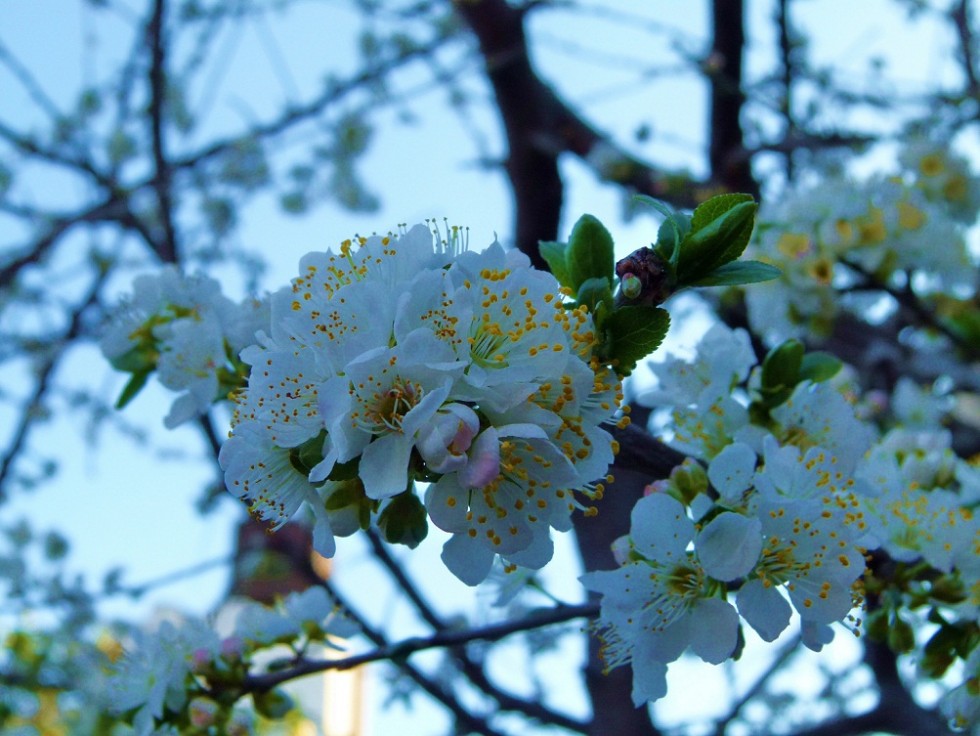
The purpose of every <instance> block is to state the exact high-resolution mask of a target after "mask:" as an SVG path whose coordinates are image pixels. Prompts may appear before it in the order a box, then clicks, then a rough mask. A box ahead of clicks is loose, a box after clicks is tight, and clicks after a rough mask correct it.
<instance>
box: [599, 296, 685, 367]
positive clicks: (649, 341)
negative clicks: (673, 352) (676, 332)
mask: <svg viewBox="0 0 980 736" xmlns="http://www.w3.org/2000/svg"><path fill="white" fill-rule="evenodd" d="M605 326H606V328H607V329H608V332H609V336H610V348H609V352H610V355H609V357H610V359H612V360H613V361H615V366H616V372H617V373H618V374H619V375H621V376H628V375H629V374H630V373H632V372H633V369H634V368H635V367H636V364H637V362H638V361H640V360H642V359H643V358H645V357H646V356H648V355H649V354H650V353H652V352H653V351H654V350H656V349H657V348H658V347H660V343H661V342H663V339H664V337H665V336H666V334H667V329H668V328H669V327H670V314H669V313H668V312H667V310H666V309H661V308H660V307H651V306H648V305H645V304H638V305H634V306H628V307H620V308H619V309H617V310H616V311H614V312H612V313H611V314H610V315H609V316H608V317H607V318H606V323H605Z"/></svg>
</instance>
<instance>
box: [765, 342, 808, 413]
mask: <svg viewBox="0 0 980 736" xmlns="http://www.w3.org/2000/svg"><path fill="white" fill-rule="evenodd" d="M804 349H805V348H804V347H803V343H802V342H800V341H799V340H796V339H789V340H787V341H786V342H784V343H782V344H781V345H777V346H776V347H774V348H773V349H772V350H770V351H769V353H768V354H767V355H766V357H765V359H764V360H763V361H762V392H763V394H767V395H773V396H775V395H782V394H783V393H786V392H788V391H792V389H793V388H794V387H795V386H796V384H797V383H799V382H800V366H801V365H802V363H803V352H804ZM786 396H789V394H788V393H786ZM783 400H785V398H784V399H783ZM778 403H780V402H777V404H778ZM775 405H776V404H770V406H775Z"/></svg>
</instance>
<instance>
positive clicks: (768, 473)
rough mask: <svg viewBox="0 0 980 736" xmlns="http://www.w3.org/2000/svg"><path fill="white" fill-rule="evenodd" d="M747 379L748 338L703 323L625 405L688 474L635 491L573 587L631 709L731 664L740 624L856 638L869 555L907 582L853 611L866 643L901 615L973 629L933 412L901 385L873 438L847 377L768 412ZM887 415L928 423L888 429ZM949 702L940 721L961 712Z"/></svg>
mask: <svg viewBox="0 0 980 736" xmlns="http://www.w3.org/2000/svg"><path fill="white" fill-rule="evenodd" d="M771 355H775V352H774V353H772V354H771ZM774 361H775V359H772V361H767V362H774ZM755 363H756V361H755V358H754V356H753V353H752V350H751V347H750V344H749V341H748V335H747V334H746V333H744V332H743V331H740V330H736V331H732V330H730V329H728V328H727V327H725V326H723V325H716V326H715V327H713V328H711V329H710V330H709V331H708V333H707V334H706V335H705V337H704V338H703V340H702V341H701V343H700V344H699V346H698V351H697V355H696V357H695V358H694V359H693V360H690V361H688V360H683V359H680V358H667V359H666V360H664V361H661V362H658V363H652V364H651V367H652V369H653V371H654V373H655V374H656V376H657V378H658V381H659V383H658V386H657V388H656V389H654V390H653V391H651V392H649V393H648V394H646V395H645V396H643V397H641V400H642V401H644V402H645V403H648V404H650V405H652V406H653V407H655V409H657V410H659V411H661V412H665V413H667V414H669V421H667V422H665V424H664V426H666V427H669V428H670V431H669V432H668V433H666V434H665V435H664V438H665V439H666V440H667V441H668V442H670V443H671V444H673V445H674V446H675V447H677V448H678V449H681V450H683V451H684V452H685V453H687V454H689V455H690V457H691V458H697V459H698V460H700V461H701V462H700V463H698V462H694V460H693V459H689V460H688V461H686V462H685V463H684V464H683V465H682V466H679V467H678V468H677V469H675V471H674V473H673V474H672V475H671V477H670V478H669V479H666V480H664V481H658V482H656V483H654V484H652V485H651V486H650V487H649V488H648V491H649V494H648V495H647V496H646V497H645V498H644V499H642V500H641V501H640V502H639V503H638V504H637V505H636V506H635V507H634V509H633V513H632V525H631V529H630V533H629V535H628V537H626V538H624V539H623V540H621V542H620V544H619V545H617V549H616V551H617V554H618V558H619V560H620V563H621V566H620V567H619V568H618V569H616V570H613V571H598V572H590V573H587V574H586V575H585V576H584V577H583V583H584V584H585V585H586V587H587V588H589V589H591V590H594V591H597V592H599V593H601V594H602V596H603V597H602V615H601V617H600V620H599V624H598V627H599V630H600V632H601V635H602V636H603V639H604V642H605V647H604V656H605V659H606V664H607V666H608V667H616V666H620V665H623V664H627V663H631V664H632V667H633V672H634V690H633V694H634V700H635V702H636V703H637V704H640V703H642V702H644V701H646V700H650V699H656V698H659V697H662V696H663V695H665V694H666V680H665V675H666V672H667V665H668V664H669V663H670V662H672V661H674V660H675V659H677V658H678V657H679V656H680V655H681V654H682V653H683V652H684V651H685V650H687V649H690V650H691V651H692V652H693V653H695V654H697V655H699V656H700V657H701V658H702V659H704V660H705V661H707V662H711V663H720V662H722V661H724V660H726V659H728V658H729V657H730V656H732V655H733V654H734V653H735V651H736V649H737V647H738V642H739V640H740V637H739V632H738V628H739V625H740V623H739V622H740V620H742V621H744V622H745V623H746V624H748V625H749V626H750V627H751V628H752V629H754V630H755V632H756V633H757V634H758V635H759V636H760V637H761V638H762V639H763V640H765V641H773V640H774V639H776V638H777V637H778V636H779V635H780V634H781V633H782V632H783V631H784V630H785V629H786V627H787V626H788V625H789V623H790V619H791V613H792V612H793V611H795V613H796V614H797V616H798V617H799V621H800V628H801V636H802V640H803V642H804V644H806V645H807V646H808V647H810V648H811V649H815V650H819V649H820V648H821V647H822V646H823V645H824V644H826V643H827V642H829V641H830V640H831V639H832V637H833V631H832V629H831V628H830V625H831V624H833V623H836V622H844V623H846V624H848V626H849V627H850V628H852V629H855V630H856V631H859V630H860V629H859V625H860V621H859V620H858V619H857V614H856V612H855V611H854V609H855V607H856V606H858V605H859V604H861V603H862V602H863V599H864V597H865V595H873V596H875V597H877V596H878V594H879V593H880V589H879V588H877V587H876V586H877V581H876V579H875V577H874V567H873V565H872V566H871V569H870V571H869V573H868V574H867V575H865V566H866V565H865V556H866V555H867V554H869V553H871V552H872V551H873V550H878V549H880V550H882V551H884V552H887V553H888V555H889V556H890V558H891V559H893V560H897V561H900V562H902V563H907V564H908V565H909V566H910V569H914V570H915V571H916V572H915V573H914V574H913V573H910V575H909V581H908V586H907V588H906V589H905V590H901V589H898V590H896V589H892V590H891V591H890V593H889V595H890V598H889V600H887V601H878V600H875V605H874V606H873V607H869V609H870V613H869V616H870V617H874V618H875V620H874V621H871V622H868V626H867V627H866V628H868V629H869V631H872V633H874V629H875V627H876V626H878V625H879V624H881V625H884V620H885V619H887V618H888V617H894V616H895V615H896V612H897V610H898V609H901V608H902V607H903V606H905V607H906V608H907V609H909V610H914V609H916V608H920V609H922V608H931V609H932V615H933V616H934V617H935V616H938V615H942V616H944V617H945V619H944V621H945V622H946V623H947V624H948V626H949V627H950V629H951V630H955V629H956V627H960V628H963V627H962V626H961V624H965V625H966V628H967V629H968V628H969V626H970V622H974V621H975V620H976V614H977V610H978V605H980V562H978V561H980V526H978V522H977V519H976V518H975V517H974V515H973V513H972V508H973V507H974V506H975V505H976V503H977V500H978V492H980V471H978V469H977V467H976V465H970V464H969V463H967V462H965V461H963V460H961V459H959V458H958V457H957V456H956V455H955V454H954V453H953V452H952V450H951V448H950V437H949V433H948V431H946V430H944V429H942V428H941V426H940V425H939V419H940V418H941V416H942V411H941V408H940V407H937V406H931V407H930V406H927V405H928V404H930V403H931V404H933V405H935V404H937V403H938V402H939V401H940V400H939V399H931V400H930V399H929V398H928V397H926V396H925V395H924V392H922V391H921V390H918V389H916V388H915V387H913V386H910V385H909V384H907V383H906V384H903V386H902V391H901V392H896V395H898V394H901V399H902V400H901V401H897V400H896V402H895V404H896V405H895V406H894V407H893V408H892V411H891V412H882V411H881V409H880V408H879V409H878V413H879V415H880V416H879V417H877V418H878V419H880V420H881V421H879V422H872V421H869V419H861V418H859V415H861V414H863V415H867V414H868V409H869V407H867V406H864V405H861V404H856V403H855V400H856V399H855V396H854V393H853V391H852V388H853V387H852V386H851V384H850V383H849V382H848V381H847V380H846V372H841V373H839V374H837V375H836V376H833V377H831V376H830V375H829V373H830V372H831V371H827V374H826V375H825V376H823V377H822V378H823V380H801V381H799V382H798V383H797V384H796V385H795V386H793V387H788V388H791V389H792V390H790V391H787V392H786V394H785V398H782V397H781V398H780V399H777V400H768V401H767V400H766V398H765V397H766V396H767V389H769V388H770V387H769V386H768V385H767V382H768V381H769V380H770V379H769V378H768V377H767V375H766V373H767V371H766V367H765V366H764V367H757V366H756V365H755ZM773 372H775V369H773V370H772V371H769V373H770V374H771V373H773ZM902 413H912V414H915V415H918V416H919V417H923V418H924V417H931V418H932V420H933V421H932V422H931V423H930V424H928V426H915V425H914V424H913V425H912V427H911V428H909V427H908V425H906V426H904V427H894V428H888V427H887V424H888V420H889V419H891V420H894V419H898V420H902V419H903V417H901V416H897V415H898V414H902ZM906 418H907V417H906ZM880 427H881V428H883V429H884V431H883V432H882V431H881V429H880ZM702 463H703V464H702ZM862 576H864V577H862ZM939 611H941V614H940V613H939ZM971 661H973V660H971ZM968 666H969V664H968ZM940 674H941V673H940ZM961 690H962V689H961ZM961 690H957V691H955V692H957V693H959V694H958V695H956V697H955V698H954V700H953V701H951V703H952V704H947V706H945V707H946V708H947V710H949V709H950V708H952V709H954V710H956V709H959V710H962V708H963V707H965V706H964V705H962V704H963V703H969V700H968V699H965V698H964V696H963V693H962V691H961ZM957 703H960V704H961V705H957ZM969 707H974V706H973V705H970V706H969ZM959 710H957V711H956V712H957V713H959ZM961 715H962V714H961ZM962 717H963V718H966V716H962Z"/></svg>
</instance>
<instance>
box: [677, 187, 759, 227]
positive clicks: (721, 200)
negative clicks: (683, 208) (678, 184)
mask: <svg viewBox="0 0 980 736" xmlns="http://www.w3.org/2000/svg"><path fill="white" fill-rule="evenodd" d="M753 201H755V200H754V199H753V198H752V195H751V194H743V193H740V192H734V193H731V194H718V195H716V196H714V197H711V198H710V199H708V200H706V201H704V202H702V203H701V204H699V205H698V206H697V208H695V210H694V214H693V215H692V216H691V230H692V231H694V232H697V231H698V230H701V229H703V228H705V227H707V226H708V225H709V224H710V223H711V222H713V221H714V220H717V219H718V218H719V217H721V216H722V215H724V214H725V213H726V212H729V211H731V210H732V209H734V208H735V207H737V206H738V205H740V204H745V203H746V202H753Z"/></svg>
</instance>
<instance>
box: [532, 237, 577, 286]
mask: <svg viewBox="0 0 980 736" xmlns="http://www.w3.org/2000/svg"><path fill="white" fill-rule="evenodd" d="M567 250H568V244H567V243H556V242H554V241H551V240H542V241H540V242H539V243H538V252H539V253H540V254H541V257H542V258H544V260H545V263H547V264H548V268H550V269H551V273H552V274H554V277H555V278H556V279H558V283H559V284H561V285H562V286H567V287H568V288H569V289H572V290H574V289H575V285H574V284H573V283H572V279H571V277H570V276H569V274H568V264H567V263H566V262H565V253H566V252H567Z"/></svg>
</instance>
